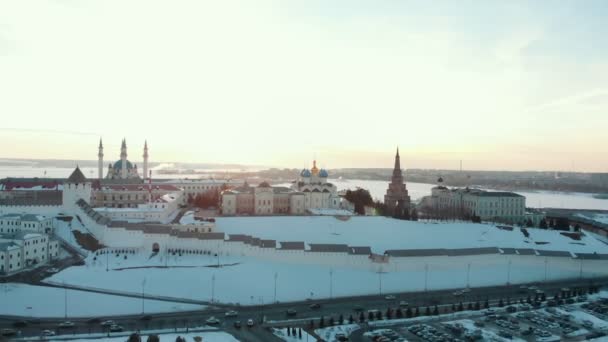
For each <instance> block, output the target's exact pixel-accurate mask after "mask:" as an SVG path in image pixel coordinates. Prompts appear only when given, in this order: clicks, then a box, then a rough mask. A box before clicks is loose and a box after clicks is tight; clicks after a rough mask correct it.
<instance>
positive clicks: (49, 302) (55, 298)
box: [0, 283, 204, 317]
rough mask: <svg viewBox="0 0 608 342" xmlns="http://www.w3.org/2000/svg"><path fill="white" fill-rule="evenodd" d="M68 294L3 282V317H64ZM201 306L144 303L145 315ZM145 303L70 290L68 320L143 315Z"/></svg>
mask: <svg viewBox="0 0 608 342" xmlns="http://www.w3.org/2000/svg"><path fill="white" fill-rule="evenodd" d="M65 301H66V291H65V290H64V289H60V288H54V287H46V286H33V285H26V284H16V283H4V284H1V285H0V302H1V303H2V305H0V315H9V316H23V317H64V315H65V307H66V306H65ZM202 308H204V307H203V306H200V305H191V304H182V303H171V302H164V301H156V300H145V303H144V309H145V312H146V313H160V312H177V311H189V310H201V309H202ZM141 310H142V300H141V299H138V298H129V297H121V296H111V295H104V294H100V293H91V292H85V291H75V290H67V314H68V317H100V316H101V317H103V316H112V315H128V314H141Z"/></svg>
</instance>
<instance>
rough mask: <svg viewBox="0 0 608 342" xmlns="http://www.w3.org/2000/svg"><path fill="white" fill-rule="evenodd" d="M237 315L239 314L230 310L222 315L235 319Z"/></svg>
mask: <svg viewBox="0 0 608 342" xmlns="http://www.w3.org/2000/svg"><path fill="white" fill-rule="evenodd" d="M238 315H239V313H238V312H236V311H234V310H230V311H228V312H226V313H225V314H224V316H226V317H236V316H238Z"/></svg>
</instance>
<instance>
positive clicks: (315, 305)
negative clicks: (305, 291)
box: [308, 303, 321, 310]
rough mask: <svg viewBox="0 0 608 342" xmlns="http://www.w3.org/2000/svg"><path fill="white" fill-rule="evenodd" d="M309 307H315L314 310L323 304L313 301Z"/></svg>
mask: <svg viewBox="0 0 608 342" xmlns="http://www.w3.org/2000/svg"><path fill="white" fill-rule="evenodd" d="M308 307H309V308H311V309H313V310H316V309H320V308H321V304H319V303H313V304H310V305H309V306H308Z"/></svg>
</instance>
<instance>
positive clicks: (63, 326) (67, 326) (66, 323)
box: [59, 321, 75, 329]
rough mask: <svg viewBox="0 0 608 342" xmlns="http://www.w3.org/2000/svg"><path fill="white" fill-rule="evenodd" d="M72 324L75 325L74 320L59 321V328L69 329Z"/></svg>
mask: <svg viewBox="0 0 608 342" xmlns="http://www.w3.org/2000/svg"><path fill="white" fill-rule="evenodd" d="M74 326H75V324H74V322H70V321H65V322H61V323H59V328H60V329H71V328H73V327H74Z"/></svg>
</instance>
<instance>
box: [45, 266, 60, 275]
mask: <svg viewBox="0 0 608 342" xmlns="http://www.w3.org/2000/svg"><path fill="white" fill-rule="evenodd" d="M45 272H46V273H51V274H52V273H57V272H59V270H58V269H56V268H55V267H51V268H48V269H47V270H46V271H45Z"/></svg>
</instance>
